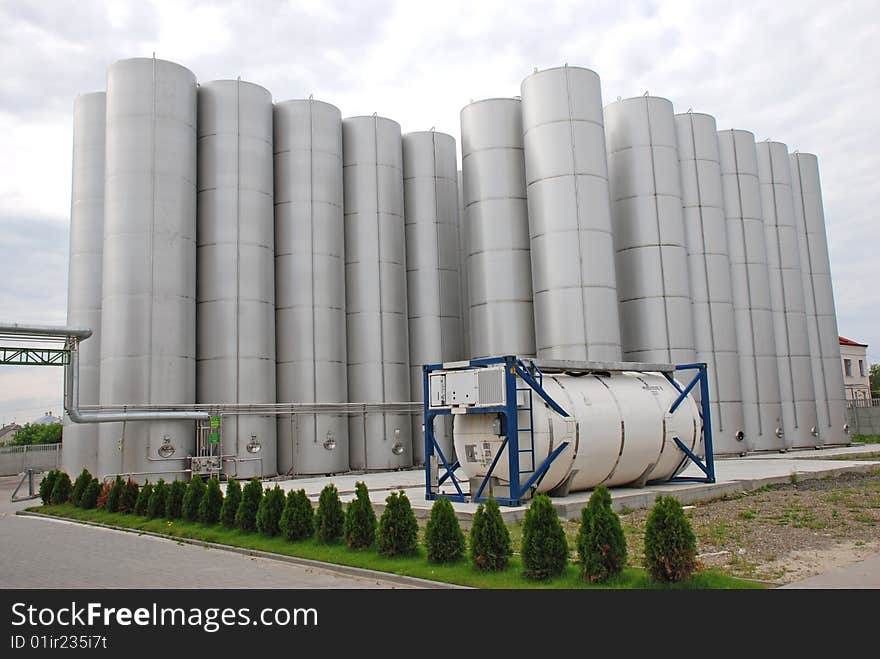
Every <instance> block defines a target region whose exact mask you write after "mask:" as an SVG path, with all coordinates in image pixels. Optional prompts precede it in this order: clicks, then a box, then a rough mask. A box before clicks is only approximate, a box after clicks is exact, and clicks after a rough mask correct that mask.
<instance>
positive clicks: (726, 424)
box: [675, 112, 745, 454]
mask: <svg viewBox="0 0 880 659" xmlns="http://www.w3.org/2000/svg"><path fill="white" fill-rule="evenodd" d="M675 129H676V133H677V135H678V158H679V164H680V165H681V198H682V205H683V212H684V228H685V238H686V240H687V246H688V272H689V274H690V281H691V297H692V299H693V311H694V348H695V350H696V354H697V361H700V362H705V363H706V365H707V368H708V374H709V392H710V396H709V399H710V402H711V416H712V438H713V447H714V449H715V452H716V453H718V454H738V453H742V452H744V451H745V445H744V441H743V437H744V428H743V412H742V391H741V389H740V377H739V357H738V355H737V345H736V323H735V322H734V317H735V316H734V310H733V289H732V287H731V283H730V258H729V251H728V248H727V225H726V223H725V220H724V196H723V194H722V193H721V160H720V156H719V154H718V135H717V129H716V127H715V119H714V117H711V116H709V115H708V114H702V113H699V112H687V113H685V114H677V115H675Z"/></svg>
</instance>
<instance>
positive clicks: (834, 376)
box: [790, 153, 850, 445]
mask: <svg viewBox="0 0 880 659" xmlns="http://www.w3.org/2000/svg"><path fill="white" fill-rule="evenodd" d="M790 159H791V170H792V183H793V185H792V191H793V197H794V210H795V223H796V225H797V230H798V238H799V244H800V255H801V273H802V275H803V286H804V292H805V296H804V297H805V300H806V317H807V334H808V337H809V341H810V363H811V365H812V371H813V385H814V391H815V399H816V408H817V410H816V411H817V414H818V423H819V443H820V444H823V445H833V444H849V443H850V437H849V435H848V434H847V433H846V432H845V430H844V426H845V424H846V408H845V402H844V391H843V372H842V366H841V361H840V343H839V339H838V334H837V314H836V312H835V308H834V289H833V287H832V285H831V262H830V259H829V257H828V239H827V236H826V232H825V231H826V230H825V211H824V208H823V204H822V185H821V183H820V180H819V159H818V158H816V156H814V155H813V154H811V153H793V154H791V155H790Z"/></svg>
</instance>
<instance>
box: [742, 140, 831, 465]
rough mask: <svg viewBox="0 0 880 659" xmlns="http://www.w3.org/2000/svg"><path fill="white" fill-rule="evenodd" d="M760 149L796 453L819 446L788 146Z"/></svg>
mask: <svg viewBox="0 0 880 659" xmlns="http://www.w3.org/2000/svg"><path fill="white" fill-rule="evenodd" d="M756 146H757V151H758V178H759V180H760V183H761V208H762V209H763V212H764V233H765V235H766V237H767V270H768V272H769V275H770V305H771V307H772V308H773V329H774V333H775V336H776V364H777V371H778V374H779V397H780V403H781V407H782V428H783V430H784V431H785V437H784V439H785V444H786V446H789V447H792V448H808V447H814V446H816V445H817V444H818V438H817V435H818V426H817V423H818V422H817V419H816V392H815V390H814V389H813V372H812V367H811V365H810V340H809V338H808V336H807V317H806V308H805V304H804V284H803V278H802V277H803V275H802V273H801V258H800V247H799V245H798V235H797V227H796V225H795V218H794V203H793V198H792V190H791V167H790V165H789V162H788V147H787V146H786V145H785V144H782V143H780V142H769V141H767V142H759V143H758V144H757V145H756Z"/></svg>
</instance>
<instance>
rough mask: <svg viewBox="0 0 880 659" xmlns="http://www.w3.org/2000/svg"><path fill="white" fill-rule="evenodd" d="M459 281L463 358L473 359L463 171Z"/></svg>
mask: <svg viewBox="0 0 880 659" xmlns="http://www.w3.org/2000/svg"><path fill="white" fill-rule="evenodd" d="M457 180H458V275H459V277H458V280H459V282H460V284H461V289H460V292H459V298H458V301H459V304H460V305H461V310H460V312H459V313H460V315H461V357H462V359H470V358H471V305H470V302H469V298H468V291H469V285H468V252H469V249H468V244H467V231H468V228H467V218H466V215H465V209H464V186H463V185H462V181H461V170H460V169H459V170H458V179H457Z"/></svg>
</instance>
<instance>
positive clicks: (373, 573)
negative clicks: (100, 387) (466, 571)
mask: <svg viewBox="0 0 880 659" xmlns="http://www.w3.org/2000/svg"><path fill="white" fill-rule="evenodd" d="M15 514H16V515H20V516H22V517H40V518H43V519H50V520H54V521H56V522H57V521H62V522H68V523H71V524H82V525H83V526H97V527H99V528H104V529H110V530H112V531H122V532H124V533H133V534H135V535H148V536H152V537H154V538H160V539H162V540H171V541H174V542H181V543H185V544H188V545H195V546H197V547H206V548H208V549H219V550H221V551H228V552H231V553H234V554H241V555H243V556H255V557H257V558H266V559H269V560H273V561H280V562H283V563H290V564H292V565H300V566H303V567H313V568H319V569H321V570H326V571H328V572H335V573H337V574H342V575H345V576H349V577H360V578H362V579H380V580H382V581H390V582H392V583H398V584H400V585H402V586H414V587H416V588H431V589H446V588H451V589H464V590H471V588H470V586H461V585H459V584H451V583H443V582H440V581H429V580H428V579H422V578H420V577H407V576H404V575H401V574H393V573H391V572H381V571H379V570H369V569H367V568H361V567H352V566H349V565H339V564H338V563H325V562H324V561H317V560H314V559H311V558H300V557H298V556H286V555H285V554H275V553H273V552H270V551H262V550H260V549H248V548H246V547H233V546H232V545H223V544H220V543H217V542H207V541H205V540H197V539H195V538H179V537H176V536H172V535H165V534H164V533H156V532H155V531H141V530H138V529H130V528H126V527H124V526H116V525H114V524H104V523H102V522H91V521H88V520H81V519H71V518H70V517H59V516H57V515H47V514H45V513H37V512H32V511H29V510H19V511H17V512H16V513H15Z"/></svg>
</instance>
